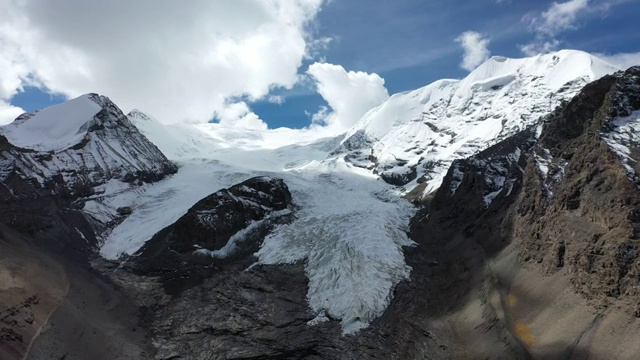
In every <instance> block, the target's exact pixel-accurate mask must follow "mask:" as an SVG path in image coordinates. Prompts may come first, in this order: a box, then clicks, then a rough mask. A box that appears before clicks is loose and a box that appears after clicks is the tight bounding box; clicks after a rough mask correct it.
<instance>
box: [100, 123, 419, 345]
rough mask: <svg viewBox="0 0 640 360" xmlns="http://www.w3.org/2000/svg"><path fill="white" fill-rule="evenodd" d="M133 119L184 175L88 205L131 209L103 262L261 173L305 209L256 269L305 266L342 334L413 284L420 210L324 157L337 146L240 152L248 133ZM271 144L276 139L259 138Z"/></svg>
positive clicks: (314, 295)
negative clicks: (410, 254)
mask: <svg viewBox="0 0 640 360" xmlns="http://www.w3.org/2000/svg"><path fill="white" fill-rule="evenodd" d="M131 120H132V121H133V122H134V123H135V124H136V125H137V126H139V127H140V129H141V131H142V132H143V133H144V134H146V136H148V137H149V138H150V139H151V140H152V141H154V142H155V143H156V144H157V145H158V146H159V148H160V149H163V150H164V149H166V151H167V153H168V154H169V157H170V159H173V160H174V161H176V162H177V163H178V164H179V165H180V170H179V171H178V173H177V174H176V175H173V176H172V177H170V178H167V179H166V180H163V181H161V182H159V183H157V184H150V185H145V186H143V187H141V188H139V189H137V190H136V193H131V192H124V193H116V194H114V196H112V197H108V196H107V197H103V198H100V199H96V201H94V202H92V203H89V204H88V205H90V206H91V208H92V209H96V210H97V209H101V208H105V207H106V208H115V207H118V206H131V208H132V211H133V212H132V214H131V215H130V216H129V217H128V218H127V219H126V220H124V221H123V222H122V223H120V224H119V225H118V226H116V227H115V228H114V229H113V231H112V232H111V233H110V234H109V235H108V236H107V237H106V241H105V244H104V246H103V247H102V251H101V252H102V255H103V256H105V257H107V258H116V257H118V256H119V255H120V254H123V253H124V254H133V253H134V252H135V251H136V250H138V249H139V248H140V247H141V246H142V245H143V244H144V242H145V241H146V240H148V239H149V238H151V236H153V235H154V234H155V233H156V232H157V231H160V230H161V229H162V228H164V227H166V226H168V225H170V224H171V223H172V222H174V221H175V220H176V219H178V218H179V217H180V216H182V215H183V214H184V213H186V211H187V210H188V209H189V207H190V206H192V205H193V204H195V203H196V202H197V201H198V200H200V199H201V198H203V197H205V196H207V195H209V194H211V193H213V192H215V191H217V190H220V189H221V188H225V187H229V186H230V185H232V184H235V183H238V182H240V181H242V180H245V179H247V178H250V177H253V176H258V175H265V176H271V177H278V178H282V179H284V181H285V183H286V184H287V186H288V187H289V190H290V191H291V194H292V197H293V202H294V203H295V204H296V205H297V206H298V207H299V210H298V211H297V212H296V218H297V219H296V220H295V221H294V222H293V223H291V224H289V225H284V226H281V227H278V228H277V229H276V231H275V232H274V233H273V234H272V235H271V236H269V237H267V238H266V239H265V241H264V243H263V245H262V248H261V249H260V251H259V252H258V253H257V254H256V255H257V258H258V261H257V264H286V263H293V262H299V261H303V262H305V263H306V273H307V275H308V277H309V292H308V294H307V298H308V300H309V305H310V307H311V308H312V309H313V310H314V311H316V312H317V313H318V314H319V315H322V314H325V315H327V316H329V317H331V318H334V319H340V320H341V322H342V325H343V330H344V332H345V333H350V332H353V331H357V330H358V329H361V328H362V327H365V326H367V324H368V323H369V322H370V321H372V320H373V319H375V318H376V317H377V316H379V315H380V314H382V312H383V311H384V309H385V308H386V307H387V305H388V304H389V302H390V301H391V297H392V294H393V289H394V287H395V286H396V284H397V283H398V282H400V281H401V280H403V279H408V276H409V272H410V268H409V267H408V266H407V265H406V263H405V261H404V254H403V251H402V247H403V246H410V245H412V242H411V240H409V239H408V237H407V234H406V232H407V231H408V224H409V220H410V218H411V217H412V216H413V214H414V211H415V208H414V207H413V206H412V205H411V204H410V203H409V202H408V201H406V200H404V199H402V198H401V197H400V196H398V195H399V194H398V193H397V192H396V191H395V190H394V189H393V188H391V187H390V186H388V185H387V184H385V183H384V182H382V181H380V180H379V179H378V178H377V177H376V176H374V175H372V174H371V173H370V172H369V171H366V170H363V169H360V168H357V167H354V166H352V165H351V164H349V163H346V162H345V161H344V160H343V159H342V158H339V157H329V158H328V157H327V155H328V154H329V152H330V151H331V149H333V148H335V146H336V145H337V140H338V139H336V138H326V139H321V140H316V141H311V142H309V140H308V139H305V138H304V137H302V138H298V139H297V141H298V143H296V142H295V141H294V142H293V143H290V144H289V145H287V146H282V147H279V148H274V149H269V148H265V147H263V148H261V149H255V144H252V145H250V146H247V147H242V146H238V144H243V143H245V141H246V142H249V141H248V140H250V139H252V138H254V137H255V135H256V134H254V133H253V132H250V131H247V132H246V133H234V135H235V136H233V137H227V136H224V135H225V134H227V133H228V132H229V131H230V129H228V128H226V127H224V126H220V125H219V124H207V125H197V126H185V125H184V124H182V125H180V124H176V125H163V124H161V123H159V122H157V121H155V120H153V119H150V118H148V117H142V116H140V115H139V114H136V116H135V118H134V117H132V119H131ZM234 131H235V130H234ZM272 136H276V137H279V136H280V135H279V134H278V133H276V134H263V138H264V139H269V138H270V137H272ZM293 139H295V138H293ZM194 144H198V145H197V146H194ZM96 210H94V211H96Z"/></svg>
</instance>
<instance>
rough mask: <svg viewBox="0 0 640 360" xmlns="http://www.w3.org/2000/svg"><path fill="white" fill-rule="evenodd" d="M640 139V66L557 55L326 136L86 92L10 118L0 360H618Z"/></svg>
mask: <svg viewBox="0 0 640 360" xmlns="http://www.w3.org/2000/svg"><path fill="white" fill-rule="evenodd" d="M639 123H640V67H633V68H630V69H628V70H621V69H617V68H616V67H614V66H612V65H610V64H608V63H606V62H604V61H602V60H600V59H599V58H597V57H594V56H592V55H590V54H587V53H584V52H580V51H572V50H563V51H559V52H555V53H550V54H545V55H538V56H535V57H530V58H524V59H508V58H504V57H497V56H496V57H492V58H490V59H489V60H487V61H486V62H485V63H484V64H482V65H480V66H479V67H478V68H477V69H475V70H474V71H472V72H471V73H470V74H469V75H468V76H467V77H466V78H464V79H461V80H455V79H446V80H439V81H436V82H434V83H432V84H429V85H427V86H425V87H423V88H420V89H417V90H414V91H409V92H405V93H400V94H395V95H393V96H391V97H390V98H389V99H388V100H386V101H385V102H384V103H382V104H381V105H379V106H378V107H376V108H373V109H371V110H370V111H369V112H367V113H366V114H365V115H364V116H363V117H362V118H361V119H360V120H359V121H358V122H357V123H356V124H355V125H354V126H353V127H352V128H351V129H349V130H348V131H347V132H346V133H345V134H338V135H336V136H333V137H326V138H320V137H318V135H317V134H315V133H313V131H309V130H292V129H285V128H281V129H271V130H266V131H263V130H260V131H259V130H251V129H243V128H238V127H232V126H228V125H227V126H226V125H222V124H217V123H209V124H184V123H176V124H166V123H162V122H159V121H158V120H156V119H154V118H153V116H150V115H148V114H145V113H144V112H142V111H140V110H132V111H131V112H129V113H128V114H127V115H125V114H124V113H123V112H122V110H121V109H119V108H118V106H117V105H116V104H114V103H113V102H112V101H111V100H109V99H108V98H107V97H105V96H102V95H97V94H87V95H83V96H81V97H78V98H76V99H73V100H69V101H67V102H65V103H62V104H59V105H55V106H52V107H49V108H46V109H43V110H40V111H38V112H34V113H26V114H23V115H21V116H20V117H18V118H17V119H16V120H15V121H14V122H13V123H11V124H9V125H6V126H3V127H0V183H1V184H2V185H3V186H2V187H0V201H1V202H2V206H0V211H2V219H3V221H2V224H1V225H0V230H1V233H2V242H1V243H0V247H1V248H2V253H4V254H6V255H4V256H3V257H2V258H1V259H2V262H0V269H3V268H6V269H9V270H7V271H4V270H3V272H0V274H4V273H7V274H11V275H10V276H8V277H7V280H6V281H7V283H8V284H11V285H10V286H7V287H6V289H4V290H3V291H2V294H0V303H1V304H3V308H2V309H1V310H2V313H1V314H0V327H1V333H0V334H1V335H0V358H3V359H4V358H7V359H13V358H16V359H17V358H22V357H23V356H25V355H28V356H29V358H33V359H50V358H64V359H84V358H86V356H87V354H91V357H92V358H99V359H102V358H104V359H113V358H122V359H139V358H155V359H207V358H220V359H261V358H292V359H297V358H317V359H361V358H380V359H393V358H395V359H414V358H415V359H417V358H428V359H451V358H454V359H475V358H490V359H526V358H535V359H556V358H557V359H583V358H586V357H589V358H594V359H612V358H621V359H626V358H629V359H632V358H634V356H635V355H636V354H638V353H640V348H639V346H638V344H637V343H636V342H635V341H633V339H634V338H635V336H637V335H640V320H639V319H638V317H640V301H639V299H640V298H639V297H638V296H639V293H638V291H640V286H639V285H638V281H639V276H640V260H639V257H638V255H639V253H638V251H639V249H638V248H637V240H638V236H639V235H638V234H640V215H639V214H640V191H638V186H639V185H640V178H639V177H638V171H640V168H639V167H638V163H637V160H636V159H637V156H638V151H639V148H638V146H639V144H640V139H639V137H638V135H636V133H637V131H636V130H637V129H638V128H639V127H640V125H639ZM3 276H4V275H3ZM9 279H10V280H9ZM4 304H7V306H4Z"/></svg>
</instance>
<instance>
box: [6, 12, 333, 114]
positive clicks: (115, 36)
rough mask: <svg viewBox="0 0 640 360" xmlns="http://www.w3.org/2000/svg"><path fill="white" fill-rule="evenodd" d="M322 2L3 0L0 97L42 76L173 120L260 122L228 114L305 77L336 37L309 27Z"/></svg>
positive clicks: (54, 84) (48, 82) (42, 81)
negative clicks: (306, 63) (309, 62)
mask: <svg viewBox="0 0 640 360" xmlns="http://www.w3.org/2000/svg"><path fill="white" fill-rule="evenodd" d="M322 2H323V0H295V1H292V0H234V1H209V0H192V1H186V2H179V1H172V0H144V1H143V0H137V1H98V2H95V1H84V0H56V1H49V0H20V1H17V0H9V1H7V0H3V1H0V14H2V16H1V17H0V68H2V71H3V73H2V77H1V78H0V100H3V101H5V102H7V101H8V100H9V99H10V98H11V97H12V96H13V95H14V94H15V93H16V91H18V90H19V89H20V88H21V87H22V86H24V85H25V84H34V83H35V84H37V85H39V86H42V87H45V88H46V89H48V91H50V92H57V93H61V94H64V95H66V96H69V97H74V96H78V95H80V94H83V93H87V92H98V93H101V94H104V95H107V96H109V97H111V98H112V100H114V101H115V102H116V103H117V104H118V105H120V106H121V107H123V110H125V111H128V110H129V109H132V108H139V109H141V110H143V111H147V112H149V113H150V114H152V115H154V116H155V117H156V118H158V119H160V120H162V121H165V122H173V121H200V122H201V121H207V120H209V119H210V118H211V117H212V116H213V115H217V116H218V117H220V118H222V116H224V118H225V119H226V120H225V121H226V122H232V121H233V120H231V119H230V117H229V116H230V114H241V117H239V118H238V119H237V120H238V121H241V122H243V123H249V124H251V125H256V124H257V121H258V120H259V119H257V116H256V117H255V118H254V117H253V115H255V114H253V115H251V114H252V113H250V112H244V111H235V112H234V111H227V110H226V109H227V107H229V106H230V103H229V100H230V99H237V98H241V97H244V98H246V99H248V100H250V101H252V100H256V99H261V98H264V97H265V96H267V95H268V94H269V92H270V90H272V89H274V88H277V87H284V88H291V87H292V86H293V85H294V84H295V83H296V81H297V79H298V76H297V72H298V68H299V67H300V66H301V65H302V61H303V59H305V57H307V56H309V53H310V51H311V50H312V49H310V44H311V45H313V47H318V46H320V45H319V44H326V43H327V42H328V40H326V39H324V40H320V41H316V40H314V39H313V37H312V36H311V35H310V33H309V30H308V29H309V24H311V23H313V21H314V19H315V16H316V15H317V13H318V12H319V11H320V8H321V5H322ZM242 104H244V105H242ZM244 107H246V104H245V103H241V105H239V108H244ZM236 110H237V109H236ZM247 116H248V117H249V118H250V119H249V118H247Z"/></svg>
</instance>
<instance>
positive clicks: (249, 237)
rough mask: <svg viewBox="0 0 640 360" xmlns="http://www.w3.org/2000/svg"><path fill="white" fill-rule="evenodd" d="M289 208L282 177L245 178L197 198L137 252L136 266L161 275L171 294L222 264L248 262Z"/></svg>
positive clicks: (284, 220)
mask: <svg viewBox="0 0 640 360" xmlns="http://www.w3.org/2000/svg"><path fill="white" fill-rule="evenodd" d="M293 210H294V207H293V204H292V203H291V194H290V193H289V190H288V188H287V186H286V185H285V183H284V181H282V180H281V179H274V178H268V177H254V178H251V179H248V180H246V181H244V182H242V183H240V184H237V185H234V186H232V187H230V188H229V189H223V190H220V191H217V192H215V193H213V194H211V195H209V196H207V197H206V198H204V199H202V200H200V201H199V202H197V203H196V204H195V205H194V206H193V207H191V209H189V211H187V213H186V214H185V215H183V216H182V217H181V218H180V219H178V220H177V221H176V222H175V223H174V224H172V225H170V226H168V227H167V228H165V229H163V230H162V231H160V232H158V233H157V234H156V235H155V236H154V237H153V238H152V239H150V240H149V241H147V242H146V244H145V245H144V246H143V247H142V248H141V249H140V250H139V251H138V252H137V253H136V254H135V260H134V262H135V265H134V268H135V271H136V272H137V273H138V274H143V275H145V276H160V277H161V278H162V280H163V282H164V285H165V289H166V290H167V291H168V292H169V293H172V294H173V293H178V292H181V291H183V290H184V289H186V288H189V287H190V286H194V285H195V284H197V283H199V282H201V281H202V280H203V279H205V278H206V277H208V276H210V275H211V274H214V273H216V272H217V271H219V269H220V268H224V267H231V268H233V269H236V270H237V269H241V268H242V267H243V266H244V267H245V268H246V267H247V266H249V265H250V264H251V263H252V262H253V253H255V252H256V251H257V250H258V249H259V247H260V245H261V243H262V239H264V237H265V236H266V235H267V234H268V233H269V232H270V231H271V230H272V229H273V228H274V226H276V225H278V224H284V223H287V222H290V221H291V220H292V219H293V216H294V215H293ZM187 279H189V280H187Z"/></svg>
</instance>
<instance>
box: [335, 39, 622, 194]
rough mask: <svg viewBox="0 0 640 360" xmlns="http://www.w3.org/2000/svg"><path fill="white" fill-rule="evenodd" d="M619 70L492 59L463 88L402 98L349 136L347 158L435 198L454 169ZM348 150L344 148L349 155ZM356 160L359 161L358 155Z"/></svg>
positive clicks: (576, 58)
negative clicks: (367, 163)
mask: <svg viewBox="0 0 640 360" xmlns="http://www.w3.org/2000/svg"><path fill="white" fill-rule="evenodd" d="M617 70H619V69H617V68H615V67H613V66H611V65H609V64H607V63H605V62H603V61H601V60H599V59H597V58H595V57H593V56H591V55H589V54H587V53H583V52H580V51H571V50H563V51H559V52H557V53H552V54H547V55H539V56H535V57H532V58H525V59H507V58H504V57H493V58H491V59H489V60H488V61H487V62H485V63H484V64H482V65H481V66H480V67H478V68H477V69H476V70H474V71H473V72H471V73H470V74H469V75H468V76H467V77H466V78H465V79H462V80H439V81H436V82H434V83H432V84H430V85H427V86H425V87H423V88H421V89H418V90H414V91H410V92H406V93H401V94H396V95H393V96H391V97H390V98H389V99H388V100H387V101H386V102H385V103H383V104H382V105H380V106H379V107H377V108H375V109H372V110H371V111H369V112H368V113H367V114H366V115H365V116H364V117H363V118H362V119H361V120H360V121H359V122H358V123H356V124H355V125H354V126H353V128H352V129H351V130H350V131H349V132H348V133H347V136H346V138H345V140H344V144H352V143H354V141H352V140H351V139H352V138H353V137H357V138H358V139H362V138H363V137H365V138H367V139H368V141H367V142H362V141H359V142H360V143H361V144H362V146H360V147H354V146H353V145H350V146H349V148H348V151H343V153H345V154H346V158H347V159H348V160H349V159H356V160H357V162H354V165H359V164H358V162H362V156H361V154H367V155H368V156H369V158H371V159H372V161H373V164H372V165H371V166H369V167H370V168H371V169H372V171H373V172H374V173H376V174H379V175H380V176H381V177H382V178H383V179H384V180H385V181H387V182H389V183H391V184H394V185H404V186H405V191H407V192H408V191H410V190H412V189H413V188H415V187H417V186H420V194H421V195H426V194H428V193H431V192H433V191H435V190H436V189H437V188H438V187H440V184H441V183H442V179H443V177H444V175H445V174H446V171H447V169H448V168H449V166H450V165H451V163H452V161H453V160H455V159H459V158H465V157H468V156H471V155H474V154H476V153H478V152H479V151H481V150H483V149H486V148H487V147H489V146H491V145H493V144H495V143H497V142H499V141H500V140H503V139H504V138H506V137H508V136H510V135H513V134H515V133H516V132H518V131H521V130H523V129H525V128H526V127H527V126H530V125H532V124H534V123H535V122H536V121H537V120H538V118H539V117H541V116H543V115H545V114H547V113H548V112H550V111H551V110H553V109H554V108H555V107H556V106H557V105H559V104H560V103H561V102H562V101H565V100H568V99H570V98H571V97H573V96H574V95H575V94H577V92H578V91H579V90H580V89H581V88H582V87H583V86H584V85H586V84H587V83H589V82H591V81H593V80H596V79H598V78H600V77H602V76H604V75H606V74H609V73H612V72H614V71H617ZM343 148H344V147H343ZM354 153H356V154H355V155H354Z"/></svg>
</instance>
